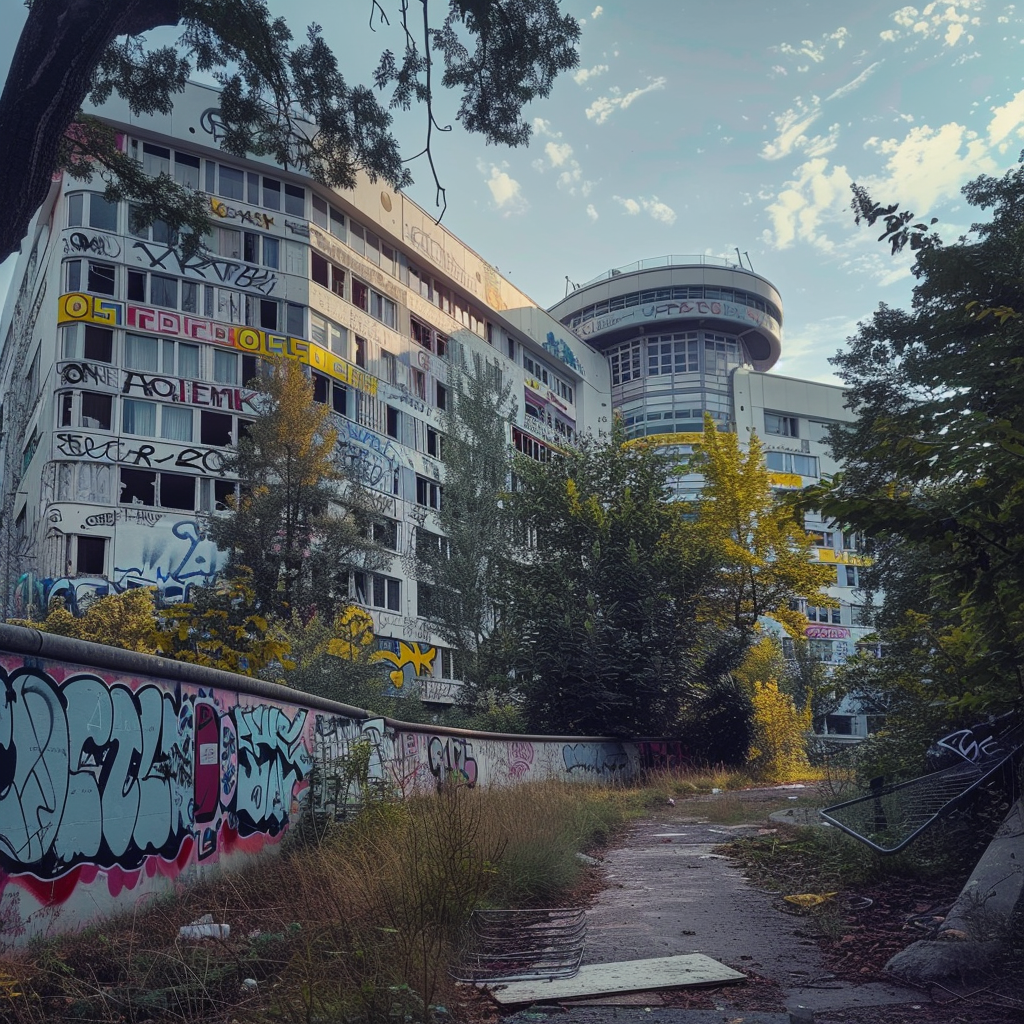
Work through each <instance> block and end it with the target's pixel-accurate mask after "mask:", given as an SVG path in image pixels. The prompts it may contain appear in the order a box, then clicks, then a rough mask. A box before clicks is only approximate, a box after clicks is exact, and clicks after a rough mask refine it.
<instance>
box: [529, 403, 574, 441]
mask: <svg viewBox="0 0 1024 1024" xmlns="http://www.w3.org/2000/svg"><path fill="white" fill-rule="evenodd" d="M523 412H524V413H525V414H526V415H527V416H528V417H529V418H530V419H531V420H536V421H537V422H539V423H546V424H547V425H548V426H549V427H551V429H552V430H554V431H555V432H556V433H558V434H561V436H562V437H564V438H565V439H566V440H567V441H574V440H575V439H576V425H575V424H574V423H570V422H569V421H568V420H565V419H563V418H562V417H561V416H560V415H559V414H558V413H557V412H552V411H551V409H550V408H547V407H544V406H541V405H538V404H537V403H536V402H531V401H530V400H529V399H526V400H525V401H524V402H523Z"/></svg>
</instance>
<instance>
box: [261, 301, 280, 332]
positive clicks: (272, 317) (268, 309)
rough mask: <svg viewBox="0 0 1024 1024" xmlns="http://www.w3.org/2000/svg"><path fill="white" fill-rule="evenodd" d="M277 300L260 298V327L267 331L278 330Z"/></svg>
mask: <svg viewBox="0 0 1024 1024" xmlns="http://www.w3.org/2000/svg"><path fill="white" fill-rule="evenodd" d="M277 310H278V306H277V302H276V300H274V299H260V327H262V328H263V329H264V330H265V331H276V330H277Z"/></svg>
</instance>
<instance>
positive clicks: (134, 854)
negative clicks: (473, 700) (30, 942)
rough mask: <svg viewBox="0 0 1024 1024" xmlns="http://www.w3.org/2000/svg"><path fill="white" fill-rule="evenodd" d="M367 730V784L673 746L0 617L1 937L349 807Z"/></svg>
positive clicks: (537, 770) (559, 768)
mask: <svg viewBox="0 0 1024 1024" xmlns="http://www.w3.org/2000/svg"><path fill="white" fill-rule="evenodd" d="M360 741H363V742H366V743H368V745H369V749H370V770H369V783H368V784H369V785H371V786H378V787H381V788H389V789H393V790H395V791H397V792H399V793H400V794H402V795H409V794H412V793H416V792H428V791H432V790H433V789H434V788H435V787H436V786H437V783H438V781H439V780H441V779H449V778H453V779H455V780H457V781H460V782H462V783H464V784H466V785H469V786H481V785H482V786H504V785H511V784H514V783H518V782H524V781H532V780H538V779H582V778H629V777H632V776H633V775H634V774H635V773H636V771H637V770H638V768H639V767H640V765H641V764H643V763H646V764H652V763H657V762H662V761H665V760H666V759H667V758H669V757H670V755H672V754H673V753H675V752H676V751H675V748H676V746H677V745H676V744H672V743H670V742H667V741H644V742H622V741H618V740H615V739H606V738H593V737H585V738H573V737H539V736H511V735H496V734H489V733H472V732H466V731H462V730H452V729H441V728H434V729H432V728H430V727H427V726H420V725H410V724H408V723H403V722H397V721H392V720H390V719H386V718H374V717H371V716H370V715H368V714H367V713H366V712H365V711H361V710H360V709H358V708H353V707H349V706H347V705H344V704H337V703H334V702H333V701H328V700H323V699H321V698H318V697H313V696H311V695H309V694H304V693H301V692H298V691H295V690H289V689H288V688H286V687H282V686H277V685H274V684H271V683H265V682H263V681H261V680H255V679H249V678H247V677H244V676H236V675H233V674H230V673H227V672H220V671H216V670H213V669H206V668H201V667H198V666H195V665H188V664H184V663H181V662H174V661H168V660H166V659H163V658H156V657H152V656H149V655H143V654H134V653H131V652H126V651H118V650H114V649H112V648H109V647H103V646H100V645H97V644H89V643H83V642H81V641H77V640H69V639H67V638H65V637H58V636H53V635H48V634H43V633H39V632H37V631H36V630H28V629H21V628H18V627H14V626H6V625H0V944H2V943H3V941H4V940H6V941H11V940H16V939H18V938H21V937H24V936H27V935H30V934H34V933H37V932H39V931H42V930H45V929H58V930H64V929H67V928H72V927H77V926H80V925H82V924H85V923H87V922H89V921H91V920H94V919H96V918H97V917H98V916H102V915H104V914H107V913H109V912H111V911H114V910H119V909H125V908H127V907H130V906H132V905H134V904H135V903H137V902H138V901H139V899H140V898H143V897H146V896H148V895H150V894H153V893H159V892H161V891H165V890H167V889H169V888H171V887H172V886H173V885H174V884H176V883H181V882H188V881H194V880H196V879H198V878H200V877H202V875H203V874H204V872H205V871H207V870H208V869H211V868H215V869H221V868H225V867H227V868H230V867H232V866H235V867H237V866H238V864H239V863H240V862H244V860H245V858H247V857H251V856H255V855H259V854H261V853H267V852H270V851H272V850H273V849H274V848H275V847H276V845H277V844H278V843H279V842H280V840H281V839H282V837H283V836H284V835H285V833H286V832H287V830H288V828H289V827H290V826H292V825H293V824H294V823H295V822H296V820H297V818H298V816H299V814H300V813H301V810H302V809H303V808H304V807H305V806H307V805H308V804H310V803H312V804H313V806H318V807H319V808H320V809H322V810H325V811H327V812H328V813H331V814H334V815H336V816H341V815H342V814H343V812H344V809H345V807H346V805H347V804H352V803H358V802H359V801H361V800H362V798H363V794H362V793H360V792H359V790H358V784H357V783H353V782H350V781H346V776H345V775H344V774H340V773H338V772H336V771H335V772H333V773H332V772H331V771H330V765H331V764H332V762H335V763H336V762H338V760H339V759H344V758H345V757H346V755H347V754H348V752H349V749H350V747H351V746H352V744H354V743H356V742H360ZM317 763H319V764H322V765H326V766H327V770H326V771H325V773H324V778H323V781H322V783H320V782H318V784H317V787H316V792H315V793H311V787H310V781H311V774H310V773H311V769H312V768H313V766H314V764H317Z"/></svg>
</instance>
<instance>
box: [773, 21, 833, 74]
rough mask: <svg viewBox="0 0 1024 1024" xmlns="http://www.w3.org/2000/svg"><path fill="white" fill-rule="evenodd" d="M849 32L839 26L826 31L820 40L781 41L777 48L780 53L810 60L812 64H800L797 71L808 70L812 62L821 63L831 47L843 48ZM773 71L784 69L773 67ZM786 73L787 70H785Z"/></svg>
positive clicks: (802, 59) (801, 59)
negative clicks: (833, 30)
mask: <svg viewBox="0 0 1024 1024" xmlns="http://www.w3.org/2000/svg"><path fill="white" fill-rule="evenodd" d="M848 35H849V32H848V30H847V29H845V28H842V27H840V28H837V29H836V30H835V32H826V33H825V34H824V35H823V36H822V37H821V39H820V40H819V41H815V40H813V39H804V40H801V42H800V43H799V44H798V45H796V46H794V45H793V44H792V43H780V44H779V45H778V46H777V47H775V49H776V50H777V51H778V52H779V53H784V54H785V55H786V56H787V57H795V58H797V59H798V60H800V61H805V60H809V61H810V62H811V63H810V64H803V63H801V64H798V65H797V71H801V72H802V71H808V70H810V67H811V64H820V63H821V62H822V61H823V60H824V59H825V57H826V54H827V53H828V50H829V47H831V46H832V45H835V48H836V49H837V50H841V49H842V48H843V46H845V45H846V37H847V36H848ZM772 70H773V71H779V70H782V69H781V68H772ZM783 74H785V71H783Z"/></svg>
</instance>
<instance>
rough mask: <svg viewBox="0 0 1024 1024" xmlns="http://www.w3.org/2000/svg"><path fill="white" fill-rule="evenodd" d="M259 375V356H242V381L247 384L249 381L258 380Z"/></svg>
mask: <svg viewBox="0 0 1024 1024" xmlns="http://www.w3.org/2000/svg"><path fill="white" fill-rule="evenodd" d="M260 376H262V375H261V373H260V357H259V356H242V383H243V384H248V383H249V381H252V380H258V379H259V378H260Z"/></svg>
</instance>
